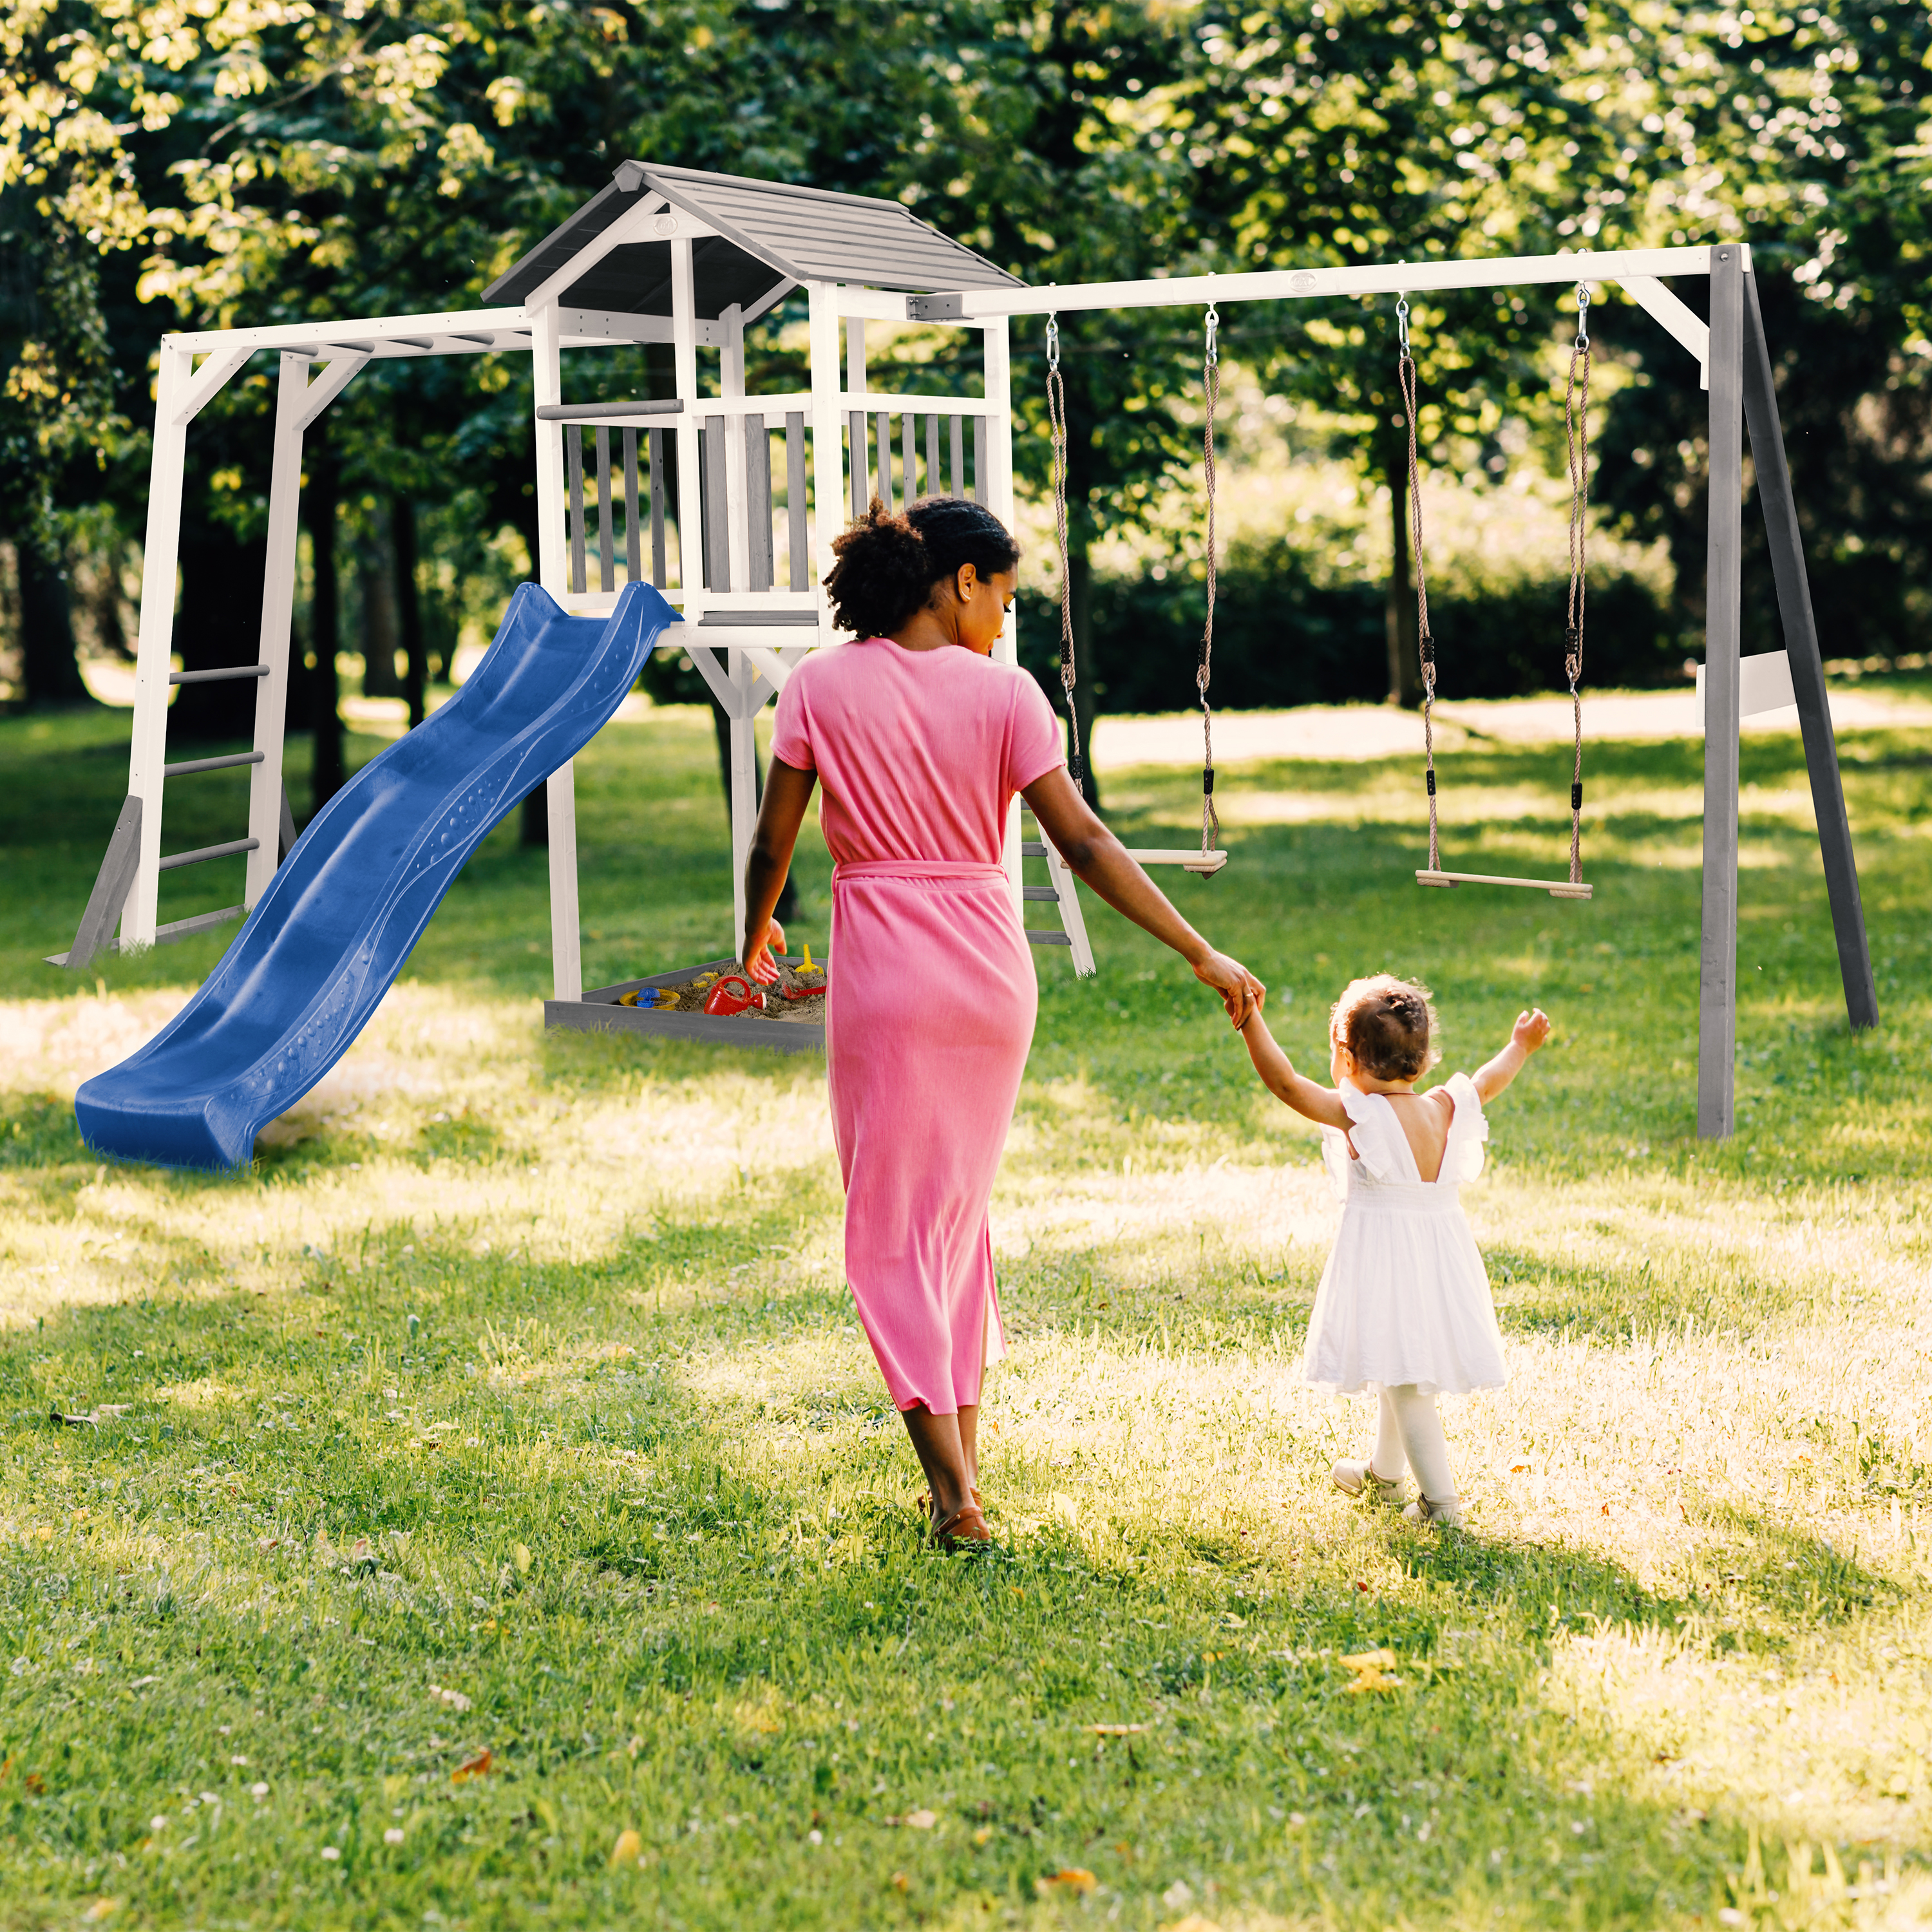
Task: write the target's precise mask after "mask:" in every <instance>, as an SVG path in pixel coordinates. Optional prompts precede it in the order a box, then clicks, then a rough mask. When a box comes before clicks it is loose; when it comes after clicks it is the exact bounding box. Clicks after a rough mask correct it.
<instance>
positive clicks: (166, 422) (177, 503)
mask: <svg viewBox="0 0 1932 1932" xmlns="http://www.w3.org/2000/svg"><path fill="white" fill-rule="evenodd" d="M193 362H194V358H193V353H192V352H191V351H190V350H187V349H185V348H183V347H178V346H177V345H175V344H173V343H172V342H171V341H169V340H168V339H166V338H163V341H162V344H161V350H160V375H159V379H158V381H157V385H156V395H155V401H154V454H153V457H152V459H151V463H150V465H149V469H148V529H147V538H146V541H145V544H144V546H143V548H142V559H141V629H140V641H139V644H138V645H137V646H136V651H135V662H134V721H133V732H132V734H131V737H130V743H129V746H128V753H127V790H128V794H129V796H130V797H134V798H138V799H139V800H140V801H141V851H140V859H139V863H138V864H137V865H136V868H135V871H134V885H133V890H132V891H130V892H129V893H128V895H127V905H126V907H125V908H124V910H123V911H122V913H121V946H122V947H123V949H126V948H128V947H137V946H151V945H153V944H154V926H155V922H156V921H157V918H158V917H159V914H160V881H161V871H160V864H161V787H162V778H161V767H162V766H163V765H164V764H165V763H166V762H167V747H168V672H169V668H170V666H169V658H170V657H171V656H172V654H173V651H174V636H175V570H176V567H177V565H178V559H179V552H180V547H181V483H182V469H183V464H184V459H185V458H186V455H187V427H186V425H184V424H182V423H178V422H175V420H174V418H175V413H176V411H177V410H178V408H179V407H180V398H181V395H182V393H183V392H184V390H185V389H186V388H187V385H188V383H190V380H192V378H193Z"/></svg>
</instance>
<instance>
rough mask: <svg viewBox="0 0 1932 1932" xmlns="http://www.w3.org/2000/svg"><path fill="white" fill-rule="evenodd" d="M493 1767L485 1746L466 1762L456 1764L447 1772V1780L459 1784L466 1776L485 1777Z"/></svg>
mask: <svg viewBox="0 0 1932 1932" xmlns="http://www.w3.org/2000/svg"><path fill="white" fill-rule="evenodd" d="M492 1769H493V1766H492V1765H491V1763H490V1753H489V1751H488V1749H487V1748H484V1750H482V1751H478V1753H477V1754H476V1755H475V1757H472V1759H470V1760H469V1762H468V1763H466V1764H460V1765H458V1766H457V1767H456V1769H455V1770H454V1771H452V1772H451V1773H450V1774H449V1781H450V1783H451V1784H462V1783H463V1781H464V1780H465V1779H466V1778H487V1776H488V1775H489V1774H490V1771H491V1770H492Z"/></svg>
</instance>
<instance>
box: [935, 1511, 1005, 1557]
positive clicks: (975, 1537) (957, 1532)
mask: <svg viewBox="0 0 1932 1932" xmlns="http://www.w3.org/2000/svg"><path fill="white" fill-rule="evenodd" d="M932 1540H933V1541H934V1542H935V1543H936V1544H938V1546H939V1547H940V1548H941V1549H942V1550H958V1549H959V1548H960V1547H962V1545H968V1544H979V1545H980V1546H981V1547H985V1546H986V1545H987V1544H990V1543H991V1542H992V1540H993V1532H992V1531H991V1530H990V1529H988V1528H987V1527H986V1518H985V1517H983V1516H982V1515H981V1514H980V1505H979V1504H978V1502H977V1501H973V1502H963V1503H962V1504H961V1505H959V1508H957V1509H956V1510H955V1511H953V1514H951V1515H950V1516H949V1517H944V1518H942V1519H941V1520H938V1521H936V1522H935V1523H934V1524H933V1526H932Z"/></svg>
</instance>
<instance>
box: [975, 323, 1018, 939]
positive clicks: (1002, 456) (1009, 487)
mask: <svg viewBox="0 0 1932 1932" xmlns="http://www.w3.org/2000/svg"><path fill="white" fill-rule="evenodd" d="M986 458H987V466H988V467H989V469H991V470H992V475H991V476H990V477H985V478H981V479H980V496H981V499H982V500H983V502H985V504H986V507H987V508H988V509H989V510H991V511H992V513H993V514H994V515H995V516H996V517H998V518H999V520H1001V523H1004V524H1005V525H1006V526H1007V529H1012V528H1013V355H1012V347H1011V344H1010V341H1009V339H1008V333H1007V321H1006V318H1005V317H1004V316H1002V317H1000V318H999V319H998V320H996V321H992V322H989V323H987V324H986ZM993 655H994V656H995V658H998V661H1000V662H1001V664H1018V663H1019V661H1020V652H1019V615H1018V613H1017V612H1016V611H1009V612H1008V613H1007V627H1006V628H1005V629H1004V631H1001V634H1000V641H999V642H998V643H997V644H995V646H993ZM1004 856H1005V859H1006V867H1007V886H1008V888H1009V889H1010V890H1011V892H1012V893H1013V912H1014V915H1015V916H1016V917H1017V918H1019V919H1022V922H1024V919H1025V912H1024V907H1025V899H1024V898H1022V893H1021V887H1022V886H1023V885H1024V884H1025V871H1024V868H1023V866H1022V862H1021V858H1020V802H1019V799H1017V798H1016V799H1014V800H1013V807H1012V809H1011V810H1010V811H1008V812H1007V837H1006V846H1005V853H1004Z"/></svg>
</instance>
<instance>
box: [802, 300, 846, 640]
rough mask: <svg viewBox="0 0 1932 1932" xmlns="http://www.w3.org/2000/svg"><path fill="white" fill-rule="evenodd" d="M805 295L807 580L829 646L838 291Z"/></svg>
mask: <svg viewBox="0 0 1932 1932" xmlns="http://www.w3.org/2000/svg"><path fill="white" fill-rule="evenodd" d="M808 299H809V301H810V303H811V320H810V324H809V326H810V331H811V496H812V517H813V529H812V535H813V543H812V555H813V556H814V558H815V559H817V566H818V567H817V569H816V570H814V571H813V573H812V580H813V587H814V589H816V591H817V595H818V613H819V614H818V634H819V637H820V639H821V640H823V641H825V642H827V643H829V641H830V640H831V637H832V607H831V604H830V602H829V600H828V599H827V598H826V595H825V591H824V587H823V585H824V579H825V578H826V576H827V575H828V574H829V573H830V571H831V569H832V564H833V562H834V561H835V559H834V558H833V556H832V538H834V537H835V536H836V535H838V532H840V531H841V530H842V529H844V527H845V469H844V464H843V463H841V462H840V461H839V460H838V452H839V451H840V449H841V448H842V447H843V446H844V431H843V430H842V428H841V424H840V418H839V408H838V287H837V285H836V284H834V283H830V282H814V283H812V284H811V286H810V288H809V290H808Z"/></svg>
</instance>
